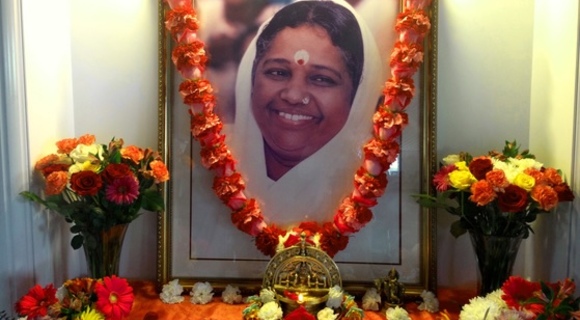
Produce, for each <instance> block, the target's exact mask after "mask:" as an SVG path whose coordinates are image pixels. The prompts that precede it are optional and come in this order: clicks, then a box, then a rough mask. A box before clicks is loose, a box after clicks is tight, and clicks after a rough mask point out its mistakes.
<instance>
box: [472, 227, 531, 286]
mask: <svg viewBox="0 0 580 320" xmlns="http://www.w3.org/2000/svg"><path fill="white" fill-rule="evenodd" d="M469 235H470V237H471V244H472V245H473V249H474V251H475V256H476V259H477V266H478V268H479V288H478V289H479V295H480V296H485V295H487V294H488V293H490V292H493V291H495V290H497V289H499V288H501V286H502V285H503V283H504V282H505V281H506V280H507V279H508V278H509V277H510V276H511V275H512V271H513V267H514V262H515V260H516V257H517V255H518V251H519V248H520V244H521V242H522V239H523V234H522V235H520V236H517V237H500V236H488V235H484V234H482V233H480V232H474V231H470V232H469Z"/></svg>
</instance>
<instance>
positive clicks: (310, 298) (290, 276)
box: [262, 235, 342, 315]
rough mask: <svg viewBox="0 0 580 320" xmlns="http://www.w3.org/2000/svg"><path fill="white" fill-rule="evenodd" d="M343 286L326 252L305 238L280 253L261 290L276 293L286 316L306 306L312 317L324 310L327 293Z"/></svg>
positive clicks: (265, 275) (269, 264)
mask: <svg viewBox="0 0 580 320" xmlns="http://www.w3.org/2000/svg"><path fill="white" fill-rule="evenodd" d="M335 285H338V286H342V280H341V278H340V273H339V271H338V267H337V266H336V263H335V262H334V261H333V260H332V258H331V257H330V256H329V255H328V254H326V252H324V251H322V250H320V249H318V248H316V247H314V246H311V245H309V244H308V243H307V242H306V237H305V235H302V240H301V241H300V243H299V244H297V245H296V246H292V247H289V248H285V249H283V250H280V252H278V253H277V254H276V255H275V256H274V257H273V258H272V259H271V260H270V262H269V263H268V266H267V268H266V272H265V273H264V278H263V281H262V288H267V289H271V290H273V291H274V292H276V298H277V300H278V301H279V302H280V304H281V306H282V309H283V310H284V313H285V314H287V313H289V312H291V311H293V310H294V309H296V308H298V307H300V306H304V307H305V308H306V310H307V311H308V312H309V313H311V314H314V315H315V314H316V312H318V311H319V310H320V309H322V308H324V304H325V303H326V301H327V300H328V292H329V290H330V288H332V287H334V286H335Z"/></svg>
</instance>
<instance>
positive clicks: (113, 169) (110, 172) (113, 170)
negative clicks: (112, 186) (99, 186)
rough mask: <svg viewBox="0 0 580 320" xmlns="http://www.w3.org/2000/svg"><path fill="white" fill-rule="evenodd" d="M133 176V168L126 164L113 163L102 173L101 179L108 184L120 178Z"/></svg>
mask: <svg viewBox="0 0 580 320" xmlns="http://www.w3.org/2000/svg"><path fill="white" fill-rule="evenodd" d="M128 175H133V171H131V168H130V167H129V166H128V165H126V164H124V163H111V164H109V165H108V166H106V167H105V170H103V172H102V173H101V177H102V178H103V180H105V182H106V183H111V182H113V181H114V180H117V179H119V178H122V177H125V176H128Z"/></svg>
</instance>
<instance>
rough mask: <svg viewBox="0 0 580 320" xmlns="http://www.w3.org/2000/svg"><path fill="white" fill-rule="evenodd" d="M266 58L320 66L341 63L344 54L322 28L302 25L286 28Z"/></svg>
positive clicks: (278, 35) (278, 36)
mask: <svg viewBox="0 0 580 320" xmlns="http://www.w3.org/2000/svg"><path fill="white" fill-rule="evenodd" d="M266 56H269V57H273V56H274V57H276V58H281V59H286V60H288V61H290V62H298V61H301V62H302V64H304V62H307V63H316V64H320V63H323V62H325V61H326V62H327V63H330V62H333V63H336V62H340V63H344V62H343V61H342V54H341V51H340V49H339V48H338V47H336V46H335V45H334V44H332V41H331V39H330V36H329V35H328V33H327V32H326V30H324V29H323V28H322V27H319V26H311V25H302V26H299V27H296V28H290V27H288V28H284V29H282V30H281V31H280V32H279V33H278V34H277V35H276V37H274V39H273V41H272V43H271V46H270V48H269V49H268V51H267V52H266Z"/></svg>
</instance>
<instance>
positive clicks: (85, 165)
mask: <svg viewBox="0 0 580 320" xmlns="http://www.w3.org/2000/svg"><path fill="white" fill-rule="evenodd" d="M100 168H101V165H100V164H93V163H91V162H90V161H88V160H87V161H85V162H77V163H75V164H73V165H71V166H70V167H69V168H68V173H69V174H70V175H72V174H73V173H77V172H81V171H92V172H94V173H97V172H99V169H100Z"/></svg>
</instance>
